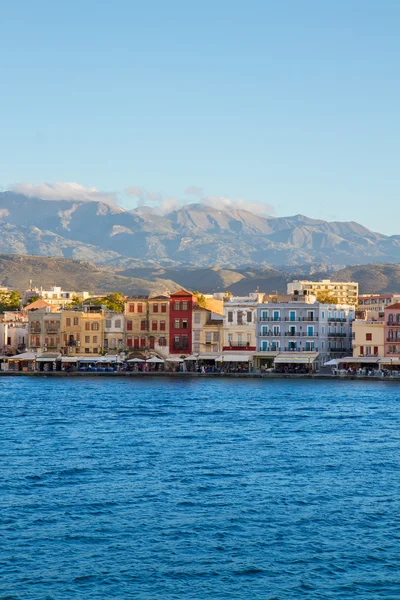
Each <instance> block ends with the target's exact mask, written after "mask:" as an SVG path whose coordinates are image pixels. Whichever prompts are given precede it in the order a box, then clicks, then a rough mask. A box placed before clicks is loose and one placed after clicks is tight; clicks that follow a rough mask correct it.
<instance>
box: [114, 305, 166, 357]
mask: <svg viewBox="0 0 400 600" xmlns="http://www.w3.org/2000/svg"><path fill="white" fill-rule="evenodd" d="M169 311H170V298H169V296H167V295H163V294H161V295H158V296H150V297H148V296H135V297H131V298H128V299H127V300H126V302H125V323H126V325H125V329H126V331H125V333H126V336H125V346H126V347H127V349H128V350H129V351H131V350H141V351H142V352H144V351H149V350H153V351H155V352H157V353H158V354H161V355H163V356H166V355H168V346H169V328H170V320H169Z"/></svg>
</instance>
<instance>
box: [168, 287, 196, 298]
mask: <svg viewBox="0 0 400 600" xmlns="http://www.w3.org/2000/svg"><path fill="white" fill-rule="evenodd" d="M193 295H194V294H192V292H188V291H187V290H185V289H183V288H182V289H181V290H178V291H177V292H174V293H173V294H171V298H172V297H174V296H190V297H192V296H193Z"/></svg>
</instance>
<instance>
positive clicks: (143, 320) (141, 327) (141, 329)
mask: <svg viewBox="0 0 400 600" xmlns="http://www.w3.org/2000/svg"><path fill="white" fill-rule="evenodd" d="M140 331H146V321H145V319H142V320H141V321H140Z"/></svg>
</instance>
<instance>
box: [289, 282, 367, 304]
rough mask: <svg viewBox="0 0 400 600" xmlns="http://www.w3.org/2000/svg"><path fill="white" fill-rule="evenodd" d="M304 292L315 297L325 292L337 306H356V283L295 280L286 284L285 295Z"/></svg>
mask: <svg viewBox="0 0 400 600" xmlns="http://www.w3.org/2000/svg"><path fill="white" fill-rule="evenodd" d="M303 292H306V293H307V294H310V295H314V296H317V295H318V294H319V293H320V292H327V293H329V294H331V295H332V296H336V298H337V299H338V304H352V305H356V304H358V283H357V282H356V281H331V280H330V279H323V280H322V281H305V280H302V281H300V280H296V281H292V282H291V283H288V285H287V293H288V294H290V295H294V294H296V295H297V294H299V293H303Z"/></svg>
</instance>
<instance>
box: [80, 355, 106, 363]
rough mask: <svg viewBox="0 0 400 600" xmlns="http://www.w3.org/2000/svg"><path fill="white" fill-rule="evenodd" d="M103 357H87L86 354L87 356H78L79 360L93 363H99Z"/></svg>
mask: <svg viewBox="0 0 400 600" xmlns="http://www.w3.org/2000/svg"><path fill="white" fill-rule="evenodd" d="M101 359H102V356H93V357H92V358H87V357H86V356H85V357H80V356H77V360H78V362H81V363H93V362H94V363H97V362H99V360H101Z"/></svg>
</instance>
